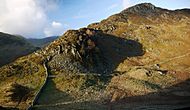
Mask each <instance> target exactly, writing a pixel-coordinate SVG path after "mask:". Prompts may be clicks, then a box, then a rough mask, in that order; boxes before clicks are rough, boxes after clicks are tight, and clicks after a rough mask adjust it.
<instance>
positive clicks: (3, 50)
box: [0, 32, 36, 66]
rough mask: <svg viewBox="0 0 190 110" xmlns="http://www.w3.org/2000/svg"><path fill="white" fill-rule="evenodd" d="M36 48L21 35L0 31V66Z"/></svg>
mask: <svg viewBox="0 0 190 110" xmlns="http://www.w3.org/2000/svg"><path fill="white" fill-rule="evenodd" d="M35 50H36V48H35V47H34V46H32V45H31V44H30V43H28V42H27V41H26V39H24V38H23V37H20V36H14V35H10V34H5V33H1V32H0V66H2V65H5V64H7V63H10V62H12V61H14V60H15V59H17V58H18V57H21V56H24V55H27V54H30V53H32V52H33V51H35Z"/></svg>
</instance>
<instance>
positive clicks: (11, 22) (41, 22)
mask: <svg viewBox="0 0 190 110" xmlns="http://www.w3.org/2000/svg"><path fill="white" fill-rule="evenodd" d="M57 7H58V6H57V4H56V2H55V0H1V3H0V31H1V32H6V33H10V34H20V35H23V36H25V37H43V36H44V32H43V31H44V29H45V28H47V27H48V24H49V19H48V15H47V12H48V11H51V10H55V9H56V8H57ZM52 26H53V27H54V28H55V27H61V24H60V23H58V22H52Z"/></svg>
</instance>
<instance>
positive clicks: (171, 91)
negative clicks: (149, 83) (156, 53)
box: [108, 79, 190, 110]
mask: <svg viewBox="0 0 190 110" xmlns="http://www.w3.org/2000/svg"><path fill="white" fill-rule="evenodd" d="M108 105H110V106H111V108H112V109H110V110H116V108H117V109H121V110H122V109H124V108H125V109H138V110H139V109H140V110H141V109H143V110H145V109H150V108H151V109H154V110H155V109H168V110H173V109H176V110H177V109H178V110H180V108H190V79H188V80H186V81H184V82H181V83H178V84H176V85H173V86H171V87H168V88H164V89H161V90H159V91H157V92H153V93H149V94H146V95H142V96H132V97H127V98H124V99H120V100H117V101H115V102H110V103H109V104H108Z"/></svg>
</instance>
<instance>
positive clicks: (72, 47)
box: [44, 28, 143, 74]
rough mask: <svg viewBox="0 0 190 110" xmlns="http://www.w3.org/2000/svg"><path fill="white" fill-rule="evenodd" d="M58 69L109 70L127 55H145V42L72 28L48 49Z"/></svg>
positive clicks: (54, 67)
mask: <svg viewBox="0 0 190 110" xmlns="http://www.w3.org/2000/svg"><path fill="white" fill-rule="evenodd" d="M44 53H45V54H46V55H47V53H48V55H49V56H50V57H51V58H50V59H51V60H50V62H49V65H50V67H51V69H52V70H55V71H61V70H64V71H69V72H73V73H77V72H94V73H101V74H102V73H104V74H105V73H110V72H111V71H113V70H114V69H115V68H116V67H117V66H118V64H119V63H120V62H122V61H123V60H124V59H126V58H127V57H133V56H140V55H143V50H142V45H141V44H140V43H138V42H137V41H133V40H126V39H122V38H119V37H117V36H113V35H109V34H106V33H104V32H102V31H99V30H95V29H90V28H82V29H79V30H69V31H67V32H66V33H65V34H64V35H63V36H62V37H61V38H60V39H58V40H57V41H55V42H53V43H52V44H51V45H50V46H49V47H47V48H46V49H45V52H44Z"/></svg>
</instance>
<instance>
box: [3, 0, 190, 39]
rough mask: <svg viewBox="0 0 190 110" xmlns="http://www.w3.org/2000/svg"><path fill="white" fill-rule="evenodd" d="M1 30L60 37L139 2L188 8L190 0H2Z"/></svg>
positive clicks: (24, 34) (33, 36) (172, 7)
mask: <svg viewBox="0 0 190 110" xmlns="http://www.w3.org/2000/svg"><path fill="white" fill-rule="evenodd" d="M0 2H1V3H0V16H1V17H0V31H2V32H6V33H10V34H19V35H23V36H24V37H27V38H29V37H32V38H42V37H48V36H53V35H62V34H63V33H64V32H65V31H66V30H68V29H78V28H81V27H85V26H87V25H88V24H91V23H94V22H98V21H101V20H103V19H106V18H107V17H109V16H110V15H113V14H115V13H119V12H120V11H122V10H123V9H125V8H128V7H130V6H133V5H135V4H138V3H144V2H148V3H152V4H154V5H156V6H158V7H162V8H167V9H171V10H174V9H181V8H190V0H1V1H0Z"/></svg>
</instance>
